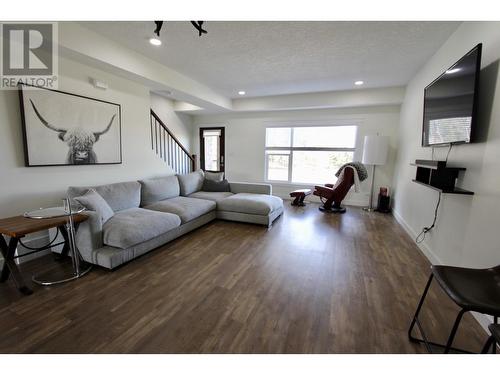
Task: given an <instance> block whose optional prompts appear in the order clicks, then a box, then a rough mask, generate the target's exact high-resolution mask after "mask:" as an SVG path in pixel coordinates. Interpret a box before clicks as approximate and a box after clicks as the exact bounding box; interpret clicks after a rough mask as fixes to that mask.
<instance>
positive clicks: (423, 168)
mask: <svg viewBox="0 0 500 375" xmlns="http://www.w3.org/2000/svg"><path fill="white" fill-rule="evenodd" d="M412 165H413V166H416V167H417V173H416V176H415V179H414V180H412V181H413V182H416V183H417V184H420V185H424V186H427V187H429V188H431V189H434V190H437V191H440V192H442V193H445V194H462V195H474V192H472V191H469V190H465V189H461V188H458V187H456V186H455V183H456V181H457V178H458V173H459V172H461V171H465V168H454V167H447V166H446V162H445V161H437V160H415V163H414V164H412Z"/></svg>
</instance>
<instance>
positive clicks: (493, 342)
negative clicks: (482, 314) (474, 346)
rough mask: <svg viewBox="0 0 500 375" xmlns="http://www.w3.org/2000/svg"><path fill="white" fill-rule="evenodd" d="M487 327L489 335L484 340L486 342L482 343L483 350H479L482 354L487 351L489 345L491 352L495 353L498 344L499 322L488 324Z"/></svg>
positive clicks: (499, 335)
mask: <svg viewBox="0 0 500 375" xmlns="http://www.w3.org/2000/svg"><path fill="white" fill-rule="evenodd" d="M488 329H489V330H490V332H491V336H490V337H489V338H488V341H486V344H484V347H483V350H482V351H481V353H483V354H486V353H488V350H489V349H490V347H491V352H492V353H495V352H496V348H497V345H498V344H500V324H490V325H489V326H488Z"/></svg>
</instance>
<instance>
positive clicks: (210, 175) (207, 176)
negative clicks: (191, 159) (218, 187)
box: [205, 171, 224, 181]
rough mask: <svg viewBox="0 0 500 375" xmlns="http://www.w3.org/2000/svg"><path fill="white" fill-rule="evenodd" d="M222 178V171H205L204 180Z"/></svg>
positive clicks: (219, 179)
mask: <svg viewBox="0 0 500 375" xmlns="http://www.w3.org/2000/svg"><path fill="white" fill-rule="evenodd" d="M223 179H224V172H209V171H206V172H205V180H210V181H222V180H223Z"/></svg>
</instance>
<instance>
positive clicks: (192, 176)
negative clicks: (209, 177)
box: [177, 169, 205, 197]
mask: <svg viewBox="0 0 500 375" xmlns="http://www.w3.org/2000/svg"><path fill="white" fill-rule="evenodd" d="M177 177H178V178H179V186H180V188H181V195H182V196H184V197H187V196H188V195H189V194H193V193H194V192H197V191H198V190H201V187H202V186H203V180H204V179H205V175H204V173H203V171H202V170H201V169H199V170H197V171H194V172H191V173H188V174H179V175H177Z"/></svg>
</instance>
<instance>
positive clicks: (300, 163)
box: [266, 126, 357, 184]
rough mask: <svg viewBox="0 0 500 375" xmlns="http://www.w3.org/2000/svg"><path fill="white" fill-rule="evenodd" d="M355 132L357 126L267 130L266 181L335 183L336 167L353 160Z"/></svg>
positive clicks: (276, 128) (275, 128)
mask: <svg viewBox="0 0 500 375" xmlns="http://www.w3.org/2000/svg"><path fill="white" fill-rule="evenodd" d="M356 130H357V127H356V126H308V127H288V128H285V127H279V128H278V127H274V128H267V129H266V180H268V181H281V182H288V183H304V184H314V183H318V184H324V183H327V182H330V183H332V182H335V180H336V177H335V173H336V172H337V170H338V169H339V167H340V166H341V165H342V164H345V163H348V162H351V161H352V160H353V157H354V150H355V146H356Z"/></svg>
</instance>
